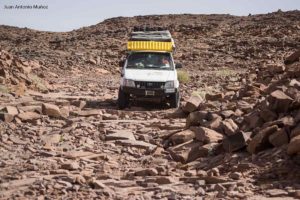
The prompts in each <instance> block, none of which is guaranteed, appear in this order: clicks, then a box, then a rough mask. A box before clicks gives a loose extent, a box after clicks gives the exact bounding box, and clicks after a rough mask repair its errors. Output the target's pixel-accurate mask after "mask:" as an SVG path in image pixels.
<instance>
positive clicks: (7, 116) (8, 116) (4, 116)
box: [0, 113, 14, 123]
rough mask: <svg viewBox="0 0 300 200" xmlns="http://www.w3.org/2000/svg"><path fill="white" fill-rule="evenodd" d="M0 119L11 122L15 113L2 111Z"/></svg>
mask: <svg viewBox="0 0 300 200" xmlns="http://www.w3.org/2000/svg"><path fill="white" fill-rule="evenodd" d="M0 119H1V120H2V121H4V122H7V123H9V122H11V121H13V120H14V115H12V114H9V113H0Z"/></svg>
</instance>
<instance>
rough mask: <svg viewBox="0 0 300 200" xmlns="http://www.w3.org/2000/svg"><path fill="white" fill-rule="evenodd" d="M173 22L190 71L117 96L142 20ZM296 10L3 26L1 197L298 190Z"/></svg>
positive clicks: (233, 195)
mask: <svg viewBox="0 0 300 200" xmlns="http://www.w3.org/2000/svg"><path fill="white" fill-rule="evenodd" d="M140 25H148V26H154V27H157V26H161V27H165V28H168V29H169V30H170V31H171V33H172V35H173V36H174V38H175V43H176V46H177V50H176V52H175V56H174V57H175V60H176V61H177V62H180V63H182V64H183V66H184V70H185V71H186V72H187V73H188V74H189V77H190V80H189V81H188V82H187V83H182V84H181V88H180V89H181V94H182V98H181V100H182V103H181V107H180V108H179V109H176V110H175V109H170V108H168V106H167V105H166V106H161V105H158V104H155V103H151V104H150V103H149V104H145V103H141V102H133V103H132V105H131V107H130V108H128V109H125V110H118V109H117V107H116V99H117V92H118V84H119V76H120V75H119V72H120V69H119V67H118V62H119V61H120V59H122V57H123V56H124V55H125V52H126V41H127V37H128V33H130V31H131V29H132V27H134V26H140ZM299 42H300V12H299V11H290V12H281V11H278V12H275V13H270V14H265V15H253V16H247V17H236V16H230V15H164V16H138V17H133V18H124V17H119V18H113V19H108V20H105V21H103V22H101V23H99V24H97V25H94V26H90V27H84V28H81V29H78V30H74V31H70V32H65V33H54V32H41V31H35V30H31V29H27V28H16V27H8V26H0V50H1V53H0V83H1V85H0V102H1V104H0V110H1V111H0V199H60V198H64V199H266V198H271V199H299V198H300V182H299V180H300V171H299V169H300V148H299V147H300V125H299V124H300V123H299V122H300V110H299V108H300V92H299V90H300V61H299V57H300V52H299V49H300V46H299Z"/></svg>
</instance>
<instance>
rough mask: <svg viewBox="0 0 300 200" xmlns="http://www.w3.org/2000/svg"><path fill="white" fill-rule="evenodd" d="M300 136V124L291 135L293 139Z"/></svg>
mask: <svg viewBox="0 0 300 200" xmlns="http://www.w3.org/2000/svg"><path fill="white" fill-rule="evenodd" d="M298 135H300V124H298V125H297V126H296V127H295V128H294V129H293V130H292V132H291V135H290V137H291V138H293V137H296V136H298Z"/></svg>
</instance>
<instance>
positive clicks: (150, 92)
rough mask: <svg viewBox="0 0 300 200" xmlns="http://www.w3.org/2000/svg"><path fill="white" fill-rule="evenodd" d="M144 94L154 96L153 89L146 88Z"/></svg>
mask: <svg viewBox="0 0 300 200" xmlns="http://www.w3.org/2000/svg"><path fill="white" fill-rule="evenodd" d="M145 94H146V96H154V94H155V93H154V91H148V90H146V91H145Z"/></svg>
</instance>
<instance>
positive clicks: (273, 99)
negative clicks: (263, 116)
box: [268, 90, 293, 113]
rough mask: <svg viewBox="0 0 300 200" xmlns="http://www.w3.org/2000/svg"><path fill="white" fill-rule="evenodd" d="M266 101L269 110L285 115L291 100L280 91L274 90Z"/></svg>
mask: <svg viewBox="0 0 300 200" xmlns="http://www.w3.org/2000/svg"><path fill="white" fill-rule="evenodd" d="M268 101H269V103H270V105H269V107H270V109H271V110H273V111H276V112H277V113H285V112H287V111H288V109H289V107H290V105H291V103H292V102H293V99H292V98H291V97H289V96H287V95H286V94H285V93H284V92H282V91H281V90H276V91H274V92H272V93H271V94H270V96H269V97H268Z"/></svg>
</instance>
